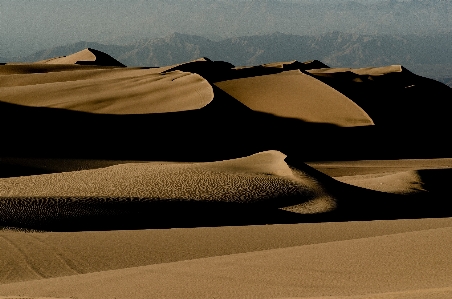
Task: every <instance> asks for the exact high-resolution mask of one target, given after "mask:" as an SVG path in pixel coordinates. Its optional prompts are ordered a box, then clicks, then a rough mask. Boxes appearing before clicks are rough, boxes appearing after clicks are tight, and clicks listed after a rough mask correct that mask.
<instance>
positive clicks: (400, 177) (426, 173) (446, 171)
mask: <svg viewBox="0 0 452 299" xmlns="http://www.w3.org/2000/svg"><path fill="white" fill-rule="evenodd" d="M337 180H339V181H341V182H344V183H348V184H351V185H354V186H359V187H363V188H367V189H372V190H377V191H382V192H390V193H401V194H418V193H426V192H427V193H429V194H432V195H433V194H436V195H438V196H444V198H445V200H446V198H449V197H450V195H451V190H450V189H449V186H448V182H450V181H451V180H452V169H450V168H442V169H441V168H438V169H421V170H411V171H401V172H389V173H380V174H368V175H356V176H343V177H339V178H337Z"/></svg>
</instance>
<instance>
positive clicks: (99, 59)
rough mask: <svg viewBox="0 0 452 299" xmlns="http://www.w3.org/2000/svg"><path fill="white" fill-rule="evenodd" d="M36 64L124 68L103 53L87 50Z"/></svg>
mask: <svg viewBox="0 0 452 299" xmlns="http://www.w3.org/2000/svg"><path fill="white" fill-rule="evenodd" d="M35 63H36V64H80V65H103V66H119V67H124V66H125V65H123V64H122V63H121V62H119V61H117V60H116V59H114V58H113V57H111V56H110V55H108V54H105V53H104V52H101V51H98V50H95V49H91V48H87V49H84V50H81V51H79V52H77V53H74V54H71V55H68V56H63V57H55V58H50V59H46V60H42V61H37V62H35Z"/></svg>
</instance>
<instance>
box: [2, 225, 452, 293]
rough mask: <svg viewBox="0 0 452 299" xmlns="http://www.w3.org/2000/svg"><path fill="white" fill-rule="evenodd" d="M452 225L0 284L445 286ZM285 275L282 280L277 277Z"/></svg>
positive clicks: (45, 287)
mask: <svg viewBox="0 0 452 299" xmlns="http://www.w3.org/2000/svg"><path fill="white" fill-rule="evenodd" d="M451 234H452V228H450V227H448V228H438V229H433V230H424V231H418V232H408V233H402V234H394V235H386V236H380V237H370V238H363V239H355V240H345V241H337V242H330V243H321V244H313V245H306V246H297V247H289V248H282V249H273V250H266V251H260V252H252V253H243V254H235V255H228V256H221V257H213V258H204V259H197V260H191V261H181V262H175V263H166V264H158V265H150V266H145V267H137V268H128V269H122V270H114V271H105V272H97V273H92V274H82V275H77V276H67V277H60V278H50V279H44V280H36V281H27V282H23V283H22V282H19V283H12V284H4V285H0V292H2V294H17V293H21V294H27V295H30V296H42V295H47V296H48V295H52V296H61V297H62V296H71V295H72V296H73V295H76V296H77V297H78V298H92V297H96V298H108V297H112V296H116V297H117V298H127V297H128V296H130V294H133V296H134V298H149V297H155V296H156V297H166V298H178V297H193V296H195V297H197V298H211V297H212V296H215V297H217V298H243V297H248V298H278V297H280V298H281V297H283V298H284V297H309V296H311V297H314V296H319V295H320V296H351V295H364V294H378V293H394V292H413V291H417V290H420V289H444V288H450V287H451V286H450V282H451V279H452V273H451V270H450V269H452V267H451V266H452V265H450V263H451V261H450V259H449V249H450V246H451V244H450V242H449V241H448V240H451V238H450V237H451ZM282 278H283V279H282Z"/></svg>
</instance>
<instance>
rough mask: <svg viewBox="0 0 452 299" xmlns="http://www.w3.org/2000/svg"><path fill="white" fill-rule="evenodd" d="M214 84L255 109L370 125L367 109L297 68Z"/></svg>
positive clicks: (290, 116) (311, 120)
mask: <svg viewBox="0 0 452 299" xmlns="http://www.w3.org/2000/svg"><path fill="white" fill-rule="evenodd" d="M215 85H216V86H218V87H219V88H221V89H222V90H224V91H225V92H227V93H228V94H230V95H231V96H232V97H234V98H236V99H237V100H239V101H240V102H242V103H243V104H245V105H246V106H248V107H249V108H251V109H253V110H255V111H260V112H266V113H271V114H274V115H277V116H281V117H288V118H296V119H299V120H304V121H308V122H314V123H329V124H334V125H338V126H343V127H348V126H367V125H373V121H372V119H371V118H370V117H369V116H368V115H367V113H366V112H365V111H364V110H363V109H361V108H360V107H359V106H358V105H356V104H355V103H354V102H352V101H351V100H350V99H348V98H347V97H345V96H344V95H343V94H341V93H339V92H338V91H336V90H334V89H333V88H331V87H329V86H328V85H326V84H324V83H322V82H320V81H319V80H317V79H315V78H312V77H311V76H309V75H306V74H304V73H302V72H300V71H299V70H293V71H285V72H281V73H277V74H271V75H264V76H255V77H248V78H241V79H233V80H227V81H221V82H216V83H215Z"/></svg>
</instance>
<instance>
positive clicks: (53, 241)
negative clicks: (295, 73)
mask: <svg viewBox="0 0 452 299" xmlns="http://www.w3.org/2000/svg"><path fill="white" fill-rule="evenodd" d="M449 226H452V219H451V218H444V219H420V220H393V221H356V222H339V223H328V222H327V223H305V224H288V225H265V226H238V227H211V228H180V229H167V230H161V229H150V230H129V231H126V230H120V231H103V232H102V231H97V232H95V231H93V232H73V233H72V232H71V233H65V232H61V233H55V232H53V233H24V232H14V231H7V230H5V231H3V232H0V248H1V250H2V267H1V268H0V269H1V270H0V277H1V278H0V283H2V284H5V283H12V282H19V281H29V280H35V279H46V278H51V277H59V276H67V275H78V274H83V273H90V272H98V271H106V270H116V269H122V268H130V267H138V266H145V265H151V264H161V263H169V262H176V261H183V260H191V259H197V258H204V257H215V256H223V255H229V254H235V253H245V252H252V251H262V250H268V249H274V248H285V247H293V246H300V245H309V244H319V243H327V242H333V241H341V240H352V239H359V238H368V237H374V236H381V235H388V234H394V233H405V232H410V231H419V230H425V229H434V228H441V227H449ZM107 248H108V250H106V249H107Z"/></svg>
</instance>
